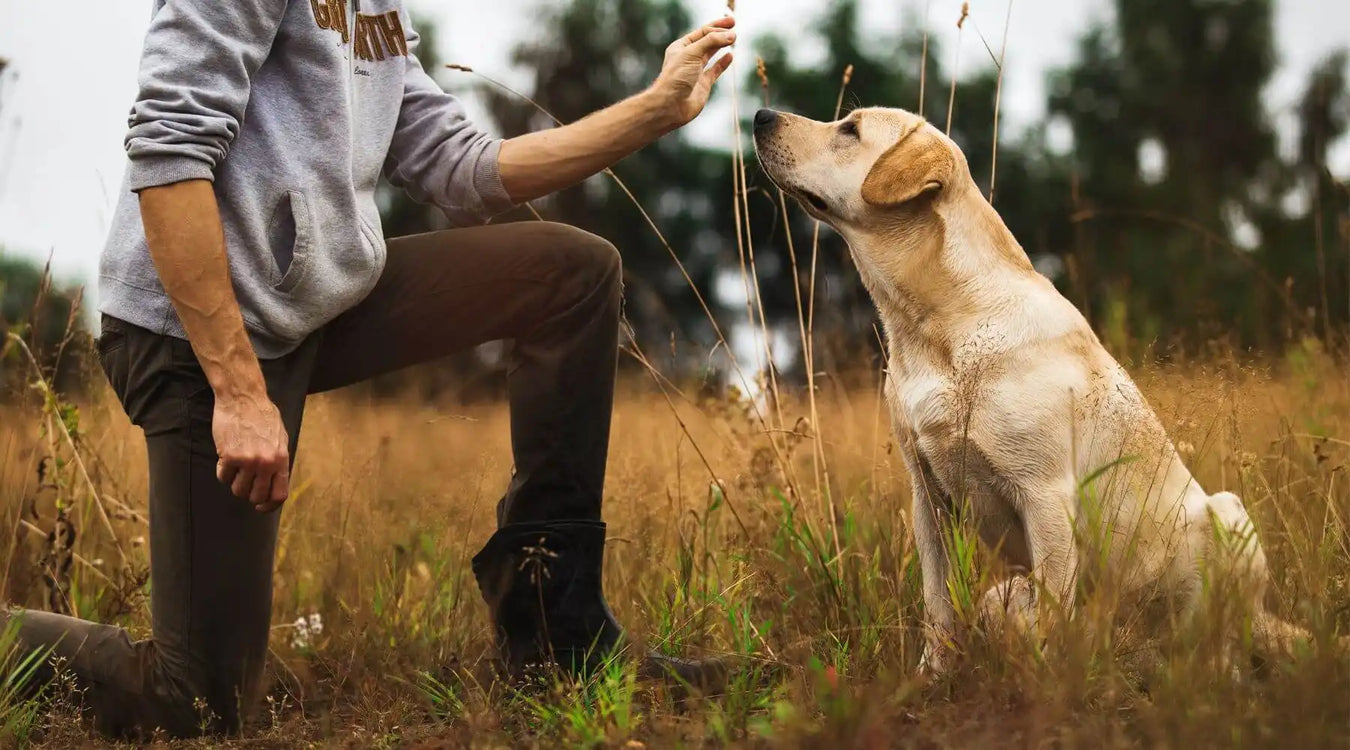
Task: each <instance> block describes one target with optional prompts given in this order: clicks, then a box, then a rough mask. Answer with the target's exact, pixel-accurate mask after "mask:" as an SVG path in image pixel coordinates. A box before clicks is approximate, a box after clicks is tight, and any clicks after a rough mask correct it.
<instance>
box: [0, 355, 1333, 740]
mask: <svg viewBox="0 0 1350 750" xmlns="http://www.w3.org/2000/svg"><path fill="white" fill-rule="evenodd" d="M1345 373H1346V369H1345V363H1344V362H1343V361H1339V360H1337V359H1334V358H1331V357H1329V356H1326V355H1325V354H1323V353H1322V352H1321V350H1320V348H1319V347H1317V346H1315V345H1311V344H1307V345H1301V346H1297V347H1294V348H1292V349H1291V350H1290V352H1289V353H1288V354H1287V355H1286V356H1284V357H1283V358H1281V359H1280V360H1278V361H1272V362H1270V363H1268V364H1266V365H1261V366H1253V365H1250V364H1246V365H1240V364H1238V363H1236V362H1234V361H1232V360H1231V359H1229V358H1223V357H1215V358H1213V359H1211V360H1210V361H1207V362H1203V363H1192V364H1186V365H1175V364H1174V365H1168V366H1160V365H1155V366H1148V367H1141V368H1136V369H1135V374H1136V377H1137V379H1138V381H1139V383H1140V386H1141V388H1142V389H1143V390H1144V392H1145V393H1146V395H1148V396H1149V398H1150V399H1151V400H1152V402H1153V403H1154V405H1155V406H1156V408H1157V410H1158V412H1159V414H1160V416H1161V417H1162V419H1163V421H1164V423H1165V424H1166V425H1167V426H1168V428H1169V429H1170V430H1171V432H1172V434H1173V436H1174V438H1175V440H1176V441H1177V443H1178V445H1179V447H1180V449H1181V450H1182V452H1183V454H1184V455H1185V456H1186V457H1187V458H1188V460H1189V463H1190V464H1191V465H1192V467H1193V469H1194V470H1195V472H1196V474H1197V476H1198V478H1199V479H1200V481H1201V482H1202V483H1203V484H1204V486H1205V487H1206V489H1209V490H1210V491H1214V490H1218V489H1230V490H1233V491H1236V492H1238V493H1239V494H1241V495H1242V496H1243V498H1244V500H1245V502H1246V504H1247V506H1248V508H1250V509H1251V511H1252V514H1253V516H1254V518H1255V520H1256V523H1257V526H1258V531H1259V533H1260V535H1261V537H1262V539H1263V542H1264V545H1265V548H1266V550H1267V554H1268V555H1269V558H1270V561H1271V567H1272V570H1273V591H1272V593H1271V594H1270V598H1269V601H1268V604H1269V606H1270V607H1271V608H1272V609H1273V610H1274V611H1276V612H1277V613H1279V614H1281V615H1282V616H1285V617H1287V618H1289V619H1292V620H1293V621H1295V622H1298V623H1300V624H1302V625H1304V626H1306V627H1308V628H1309V629H1310V630H1311V631H1312V632H1313V633H1314V634H1316V636H1317V642H1316V643H1314V644H1312V645H1311V647H1310V648H1308V649H1306V650H1305V651H1304V652H1303V653H1301V654H1299V655H1298V656H1297V657H1296V658H1295V659H1293V660H1292V661H1290V662H1288V663H1272V664H1267V665H1265V667H1264V668H1263V669H1261V670H1259V671H1257V672H1256V673H1254V674H1245V673H1244V674H1242V675H1234V674H1232V673H1230V672H1229V671H1228V670H1225V669H1221V668H1218V667H1216V666H1215V664H1214V659H1213V657H1214V656H1215V654H1216V653H1217V650H1218V645H1217V644H1218V643H1219V641H1220V640H1222V638H1221V637H1222V636H1232V635H1233V630H1232V628H1231V627H1230V626H1229V625H1228V624H1226V623H1221V622H1219V621H1218V620H1217V619H1216V620H1215V621H1214V622H1212V623H1207V622H1200V623H1196V624H1195V626H1194V627H1187V628H1180V627H1169V622H1170V620H1169V617H1168V616H1167V614H1166V613H1167V611H1168V609H1167V608H1166V607H1153V608H1150V607H1138V606H1135V605H1133V604H1128V605H1127V604H1126V603H1122V602H1117V601H1115V600H1113V598H1112V596H1111V592H1110V591H1097V592H1095V593H1094V594H1093V596H1092V597H1090V598H1088V599H1087V600H1086V601H1085V602H1083V603H1081V604H1080V606H1079V608H1078V611H1077V612H1076V615H1075V617H1074V619H1073V620H1072V621H1071V622H1070V623H1068V624H1065V625H1064V626H1062V627H1060V628H1058V629H1057V630H1055V631H1054V632H1053V633H1052V635H1051V639H1050V643H1049V644H1047V646H1046V647H1045V648H1044V649H1041V648H1037V647H1035V646H1033V645H1032V644H1030V643H1028V642H1026V641H1025V640H1021V639H1018V638H1016V637H1013V636H1002V637H995V636H989V637H984V636H981V635H980V634H978V633H977V634H976V635H975V636H973V637H972V638H971V639H970V640H969V642H968V643H967V644H966V646H965V655H964V656H963V658H962V659H961V660H960V662H959V663H958V664H957V665H956V667H955V669H954V670H953V673H952V674H951V675H949V676H945V677H943V678H941V679H935V680H928V681H925V680H922V679H920V678H918V677H917V676H916V674H915V669H914V668H915V664H916V662H917V659H918V655H919V651H920V648H921V646H922V635H921V632H922V631H921V630H920V623H921V617H922V596H921V594H920V577H919V568H918V563H917V559H916V555H915V551H914V547H913V542H912V540H911V538H910V531H909V523H908V517H909V514H910V508H909V489H908V486H909V485H908V479H907V477H906V476H905V472H904V469H903V467H902V462H901V460H900V457H899V456H898V455H896V454H895V453H894V451H893V445H892V442H891V441H890V440H889V427H888V424H887V421H886V419H885V417H884V415H882V414H881V413H880V412H879V411H878V408H877V406H878V404H877V394H876V392H875V377H876V376H875V375H872V376H870V377H871V379H872V380H873V385H872V386H870V387H869V386H867V385H866V383H867V380H868V376H867V375H865V374H864V375H862V376H860V377H858V378H856V379H855V383H856V385H854V386H850V387H845V386H842V385H838V384H837V383H838V382H839V381H837V380H836V379H833V378H831V379H828V380H826V381H824V382H823V383H822V385H821V387H820V390H819V393H818V398H817V411H818V416H817V417H816V419H815V423H813V421H812V420H811V418H810V408H809V405H808V404H807V403H806V402H805V400H802V399H800V398H799V396H800V394H797V395H796V396H794V395H790V394H787V393H785V394H784V397H783V398H782V399H781V401H780V402H779V403H778V404H777V405H776V406H769V407H765V409H764V412H763V415H762V418H761V417H760V416H757V410H756V408H754V407H752V406H751V405H749V404H747V403H746V402H745V401H743V400H741V399H739V398H737V397H736V396H735V395H734V394H732V395H725V394H724V395H719V396H713V397H709V396H706V395H705V396H703V397H702V398H701V399H695V398H694V397H693V396H692V395H688V396H686V395H684V393H687V394H692V393H694V392H695V390H696V389H693V388H690V389H686V390H685V391H684V393H680V392H677V391H675V390H673V389H672V390H670V391H669V398H667V396H665V395H663V394H662V392H661V391H660V390H659V389H658V388H657V387H656V386H655V385H653V383H652V382H651V381H644V380H641V379H635V380H633V381H632V382H629V383H626V384H625V387H624V393H623V394H622V395H621V397H620V401H619V405H618V408H617V412H616V415H615V419H614V432H613V435H614V439H613V446H612V450H611V460H610V471H609V479H608V485H607V493H606V494H607V498H606V511H605V514H606V518H607V520H608V522H609V524H610V533H611V538H612V542H611V544H610V545H609V548H608V554H607V559H606V566H607V567H606V584H607V589H608V595H609V599H610V602H611V604H612V606H613V608H614V609H615V611H616V612H617V613H618V615H619V617H620V619H621V620H622V621H623V622H625V623H626V624H627V625H628V626H629V627H630V628H631V629H632V630H633V631H634V632H635V634H637V635H639V636H641V637H643V638H644V639H646V641H647V642H648V643H649V644H651V645H654V646H656V647H658V648H660V649H663V650H667V651H670V652H674V653H683V654H689V655H699V654H705V653H716V654H728V655H733V656H734V657H735V658H736V659H737V664H739V665H740V667H739V669H738V671H737V672H736V674H735V676H734V680H733V684H732V686H731V689H730V690H729V691H728V693H727V694H726V695H725V696H721V697H715V698H708V699H696V700H690V701H683V702H681V701H677V700H676V699H675V697H674V696H672V695H671V694H669V693H668V692H667V691H666V690H665V689H664V688H661V687H659V686H654V685H648V684H645V683H641V682H638V681H636V680H635V678H634V677H633V675H632V674H631V673H629V672H628V671H625V670H624V669H622V668H617V667H616V668H615V669H613V670H610V672H608V673H607V674H605V675H602V676H601V677H599V678H597V679H596V680H595V681H594V682H593V683H591V684H588V685H583V686H562V685H557V686H542V687H540V688H539V689H537V690H531V691H525V692H511V691H508V690H506V689H504V688H503V687H501V686H500V685H495V684H494V683H493V681H492V676H491V674H492V673H491V671H490V669H489V667H488V664H487V661H486V659H487V657H488V655H489V649H490V634H489V631H488V626H487V622H486V617H485V610H484V607H483V606H482V604H481V602H480V600H479V598H478V593H477V590H476V588H475V586H474V584H473V579H472V576H471V574H470V571H469V565H468V560H469V558H470V557H471V556H472V555H473V553H474V552H475V551H477V549H478V547H479V546H480V545H481V544H482V543H483V541H484V540H485V539H486V538H487V536H488V535H489V534H490V532H491V529H492V527H493V505H494V503H495V502H496V499H497V497H498V494H499V493H500V492H501V490H502V489H503V488H504V486H505V483H506V480H507V477H508V472H509V453H508V445H507V425H506V416H507V415H506V410H505V408H504V406H503V405H500V404H489V405H474V406H460V405H456V404H451V403H442V404H435V405H431V404H423V403H419V402H416V401H414V400H413V399H411V398H409V399H392V400H390V399H385V400H375V399H373V398H372V397H369V396H366V395H363V394H352V393H348V394H342V393H339V394H336V395H331V396H325V397H321V398H317V399H314V400H312V401H311V402H310V406H309V408H308V411H307V414H306V419H305V425H304V432H303V435H302V438H301V448H300V452H299V460H298V463H297V466H296V472H295V476H296V481H295V484H294V486H295V487H297V488H298V489H297V490H296V491H295V492H294V495H293V498H292V500H291V501H290V502H289V503H288V504H287V506H286V508H285V509H284V511H283V512H284V517H283V521H282V533H281V542H280V550H279V552H278V555H277V564H276V577H275V581H276V595H275V609H274V616H273V621H274V623H275V625H274V637H273V640H272V649H273V653H272V658H271V660H270V663H269V678H270V680H271V690H270V693H269V698H268V701H267V702H266V704H264V705H262V706H260V708H259V712H258V714H257V717H256V719H255V721H254V724H253V726H252V727H251V730H250V737H249V738H248V739H245V740H239V741H236V742H235V743H234V746H238V747H353V748H355V747H461V746H463V747H468V746H474V747H502V746H527V747H528V746H536V747H573V746H578V747H580V746H585V747H595V746H603V747H634V748H636V747H644V746H646V747H675V746H685V747H690V746H709V745H712V746H721V745H734V746H775V747H777V746H784V747H822V746H833V747H839V748H842V747H864V748H882V747H1044V746H1063V747H1176V748H1201V747H1300V748H1312V747H1345V746H1347V743H1350V661H1347V659H1346V657H1345V656H1344V655H1338V654H1337V653H1335V652H1334V649H1333V648H1332V647H1331V646H1330V645H1329V644H1330V641H1331V640H1332V636H1333V634H1335V633H1346V632H1350V526H1348V525H1347V519H1348V518H1350V477H1347V470H1346V464H1347V461H1348V460H1350V443H1347V442H1346V440H1347V439H1348V438H1350V378H1347V377H1346V374H1345ZM705 393H706V391H705ZM46 414H48V415H50V416H44V411H43V410H42V409H41V408H40V406H39V405H37V404H30V405H29V406H27V407H22V406H11V407H4V408H3V410H0V511H2V512H3V518H2V519H0V529H2V530H3V531H4V533H5V534H6V536H5V537H4V538H5V540H6V541H5V545H4V547H3V554H5V555H6V556H7V560H6V563H7V565H6V568H5V570H6V572H5V586H6V590H5V593H6V595H7V596H8V598H9V599H10V600H11V601H14V602H18V603H23V604H27V605H31V606H40V605H41V603H42V602H43V600H44V598H45V596H46V588H45V587H44V584H43V582H42V578H41V573H42V563H41V560H42V559H43V555H44V554H47V553H48V552H49V551H50V547H51V545H50V544H49V543H48V541H47V540H46V539H45V538H44V537H43V536H41V535H39V534H38V533H35V530H34V528H33V527H36V528H37V529H40V530H41V531H43V532H46V531H48V530H49V529H50V528H51V526H52V523H53V520H54V518H55V507H56V502H57V500H58V499H59V500H60V501H61V502H62V503H63V504H64V505H65V506H66V507H68V508H69V511H68V518H69V519H70V521H72V522H73V523H74V525H75V527H76V529H77V531H78V536H77V537H76V541H75V544H74V546H73V552H74V553H75V559H74V564H73V566H72V568H71V579H70V584H71V586H70V595H69V599H70V600H71V601H72V603H73V605H74V608H75V610H76V611H77V612H78V613H79V614H81V615H84V616H88V617H95V618H100V619H105V620H109V619H115V620H116V621H118V622H120V623H122V624H125V625H126V626H127V627H129V628H131V629H132V631H133V634H135V635H137V636H141V635H145V634H146V633H147V630H148V628H147V625H148V611H147V608H146V601H147V600H146V597H145V596H144V591H143V589H142V588H139V587H138V584H139V583H140V582H141V581H143V580H144V578H143V577H144V572H145V569H146V566H147V565H148V563H149V561H148V559H147V554H146V550H145V544H144V541H143V539H144V537H145V526H144V522H143V520H142V519H143V514H144V512H145V511H144V507H145V499H144V498H145V492H146V488H145V482H146V478H145V470H144V448H143V444H142V443H141V441H140V439H139V435H138V434H137V433H136V431H135V429H134V428H132V427H131V426H130V425H129V424H128V423H127V421H126V419H125V417H124V416H123V415H122V413H121V411H120V409H119V408H118V407H117V405H116V404H115V402H113V401H112V399H111V398H110V397H109V395H108V394H107V391H106V388H105V387H104V386H102V384H100V385H99V387H98V388H97V389H96V392H95V396H94V397H93V398H92V399H91V401H90V402H89V403H85V404H81V405H80V407H79V411H78V415H76V414H75V413H73V412H71V411H69V410H67V411H66V412H65V414H64V420H61V419H58V417H59V416H60V412H59V411H55V412H53V411H48V412H46ZM63 423H64V425H65V427H63V426H62V425H63ZM66 427H69V428H73V432H74V434H75V442H76V443H77V444H78V447H79V452H78V455H79V457H80V460H79V461H76V460H75V457H76V454H75V453H72V452H71V450H70V446H69V444H68V443H67V442H66V438H65V435H66V429H65V428H66ZM48 456H56V457H57V459H58V460H57V461H55V462H48V463H47V464H46V466H47V467H48V468H47V469H46V470H45V473H44V475H43V476H44V482H45V484H46V485H47V486H45V487H44V486H39V482H38V479H39V466H40V465H42V463H43V459H44V457H48ZM86 477H88V481H86ZM90 484H92V486H93V487H95V488H96V489H97V491H98V500H97V501H96V500H95V497H94V494H93V493H91V492H90V489H89V486H90ZM831 505H833V515H832V514H831V511H830V507H831ZM100 508H102V510H103V511H106V513H107V516H108V521H107V522H106V523H105V521H104V520H103V519H102V515H101V513H100ZM114 536H115V538H116V543H114V541H113V540H114ZM119 548H120V549H121V552H119ZM123 553H125V555H126V558H127V560H128V566H127V567H125V568H124V567H123V566H122V565H121V563H120V559H121V555H122V554H123ZM981 554H982V553H980V552H979V551H978V550H977V552H976V553H975V554H974V556H973V557H972V558H971V560H970V562H969V564H968V565H966V566H964V568H965V569H964V571H963V574H962V576H963V579H964V580H963V581H962V582H959V583H958V584H957V585H958V586H962V585H964V586H970V587H978V588H974V590H976V591H982V590H983V587H984V586H986V585H987V582H986V581H984V580H982V579H984V578H987V577H988V576H989V575H991V569H990V567H991V566H990V565H988V564H987V561H986V560H985V559H983V558H982V556H981ZM302 622H303V625H298V623H302ZM320 622H321V628H312V627H310V623H320ZM1108 623H1109V624H1110V625H1111V627H1093V626H1094V625H1098V626H1100V625H1105V624H1108ZM0 646H3V644H0ZM3 699H4V693H3V691H0V703H3V704H6V705H0V731H3V732H8V739H9V741H14V740H16V739H17V740H23V739H25V738H26V739H28V740H31V741H33V742H34V743H35V744H36V746H38V747H69V746H94V747H96V746H99V745H98V744H97V742H96V740H95V739H94V738H93V736H92V735H90V734H89V733H88V732H87V731H86V730H85V729H84V728H82V726H81V725H80V723H79V720H78V719H77V717H76V715H75V714H74V713H73V712H71V711H70V710H68V709H62V708H58V709H56V710H52V711H47V712H44V713H41V714H37V715H32V714H31V713H29V712H25V711H24V707H23V706H21V705H20V706H15V705H12V704H10V703H7V702H6V701H5V700H3ZM10 716H14V717H16V718H14V719H12V720H8V719H7V717H10ZM165 745H166V746H172V747H205V746H216V743H214V742H213V743H207V742H197V743H192V742H184V743H178V744H174V743H165Z"/></svg>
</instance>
